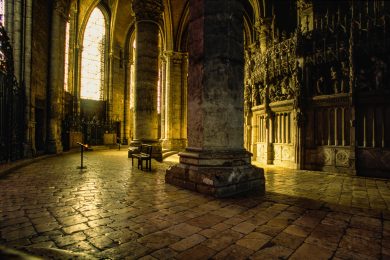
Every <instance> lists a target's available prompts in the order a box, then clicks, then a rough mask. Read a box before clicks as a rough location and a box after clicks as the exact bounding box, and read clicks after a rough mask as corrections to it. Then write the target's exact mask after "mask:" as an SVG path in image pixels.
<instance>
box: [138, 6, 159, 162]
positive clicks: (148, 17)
mask: <svg viewBox="0 0 390 260" xmlns="http://www.w3.org/2000/svg"><path fill="white" fill-rule="evenodd" d="M132 7H133V11H134V13H135V18H136V24H135V31H136V34H135V42H136V49H135V86H134V88H135V89H134V139H133V141H132V145H139V144H140V143H149V144H152V145H153V155H152V156H153V157H154V158H156V159H158V160H161V158H162V155H161V144H160V143H159V140H158V139H159V136H158V115H157V84H158V73H159V68H158V67H159V64H158V56H159V47H158V43H159V32H160V22H161V20H162V12H163V3H162V1H161V0H135V1H134V2H133V4H132Z"/></svg>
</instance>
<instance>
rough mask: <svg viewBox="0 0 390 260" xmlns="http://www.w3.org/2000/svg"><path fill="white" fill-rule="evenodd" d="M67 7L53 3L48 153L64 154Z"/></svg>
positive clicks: (59, 2) (60, 3)
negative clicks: (62, 117)
mask: <svg viewBox="0 0 390 260" xmlns="http://www.w3.org/2000/svg"><path fill="white" fill-rule="evenodd" d="M65 13H66V5H65V3H63V2H62V1H61V0H58V1H56V2H55V3H53V14H52V24H51V26H52V27H51V48H50V74H49V75H50V76H49V77H50V78H49V90H48V119H49V120H48V129H47V141H46V143H47V152H48V153H60V152H62V144H61V112H62V111H61V110H62V102H63V99H62V95H63V91H64V49H65Z"/></svg>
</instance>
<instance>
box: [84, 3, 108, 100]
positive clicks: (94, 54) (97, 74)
mask: <svg viewBox="0 0 390 260" xmlns="http://www.w3.org/2000/svg"><path fill="white" fill-rule="evenodd" d="M105 24H106V22H105V18H104V15H103V13H102V11H100V9H99V8H95V10H94V11H93V12H92V14H91V16H90V17H89V20H88V23H87V26H86V28H85V32H84V39H83V52H82V57H81V86H80V87H81V90H80V96H81V98H84V99H93V100H102V99H103V89H104V60H105V58H104V57H105V35H106V26H105Z"/></svg>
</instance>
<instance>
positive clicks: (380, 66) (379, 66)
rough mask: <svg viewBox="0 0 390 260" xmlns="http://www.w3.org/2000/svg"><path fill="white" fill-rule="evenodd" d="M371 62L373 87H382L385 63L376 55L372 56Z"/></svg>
mask: <svg viewBox="0 0 390 260" xmlns="http://www.w3.org/2000/svg"><path fill="white" fill-rule="evenodd" d="M371 62H372V63H373V65H374V80H375V88H376V89H379V88H382V87H383V85H384V77H385V75H386V74H387V65H386V63H384V62H383V61H382V60H381V59H379V58H376V57H372V58H371Z"/></svg>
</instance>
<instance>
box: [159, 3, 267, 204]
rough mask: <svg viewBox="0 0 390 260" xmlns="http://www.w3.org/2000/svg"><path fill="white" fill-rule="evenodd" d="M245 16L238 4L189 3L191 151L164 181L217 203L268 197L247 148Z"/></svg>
mask: <svg viewBox="0 0 390 260" xmlns="http://www.w3.org/2000/svg"><path fill="white" fill-rule="evenodd" d="M242 11H243V10H242V6H241V3H240V2H239V0H215V1H208V0H190V24H189V37H190V38H189V44H190V46H189V53H190V56H189V63H190V66H189V79H188V148H187V149H186V151H185V152H182V153H180V164H178V165H175V166H173V167H172V168H170V169H169V170H167V174H166V176H165V180H166V182H168V183H171V184H174V185H178V186H181V187H184V188H187V189H190V190H194V191H198V192H201V193H205V194H209V195H213V196H216V197H226V196H231V195H234V194H237V193H242V192H248V191H259V192H264V175H263V170H262V169H260V168H256V167H254V166H252V165H251V154H250V153H249V152H247V151H246V150H245V148H244V133H243V130H244V127H243V126H244V95H243V92H244V46H243V35H242V34H243V13H242Z"/></svg>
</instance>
